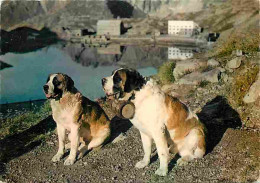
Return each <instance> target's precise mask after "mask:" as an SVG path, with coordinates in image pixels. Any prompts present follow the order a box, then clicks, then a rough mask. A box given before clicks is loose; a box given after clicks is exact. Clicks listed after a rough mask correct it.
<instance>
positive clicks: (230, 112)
mask: <svg viewBox="0 0 260 183" xmlns="http://www.w3.org/2000/svg"><path fill="white" fill-rule="evenodd" d="M197 115H198V117H199V119H200V120H201V121H202V122H203V123H204V124H205V126H206V128H207V137H206V140H207V152H206V153H210V152H211V151H212V150H213V149H214V147H215V146H216V145H217V144H218V143H219V142H220V141H221V139H222V137H223V135H224V133H225V132H226V130H227V129H228V128H238V127H241V126H242V122H241V119H240V116H239V114H238V112H237V111H236V110H235V109H233V108H232V107H231V106H230V105H229V103H228V101H227V99H226V98H225V97H223V96H217V97H215V98H214V99H213V100H211V101H210V102H208V103H207V104H206V105H205V106H204V107H203V108H202V111H201V112H200V113H198V114H197Z"/></svg>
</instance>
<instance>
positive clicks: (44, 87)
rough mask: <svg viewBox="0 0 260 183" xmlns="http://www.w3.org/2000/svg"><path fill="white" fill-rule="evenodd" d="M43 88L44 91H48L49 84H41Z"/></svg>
mask: <svg viewBox="0 0 260 183" xmlns="http://www.w3.org/2000/svg"><path fill="white" fill-rule="evenodd" d="M43 90H44V92H45V93H48V90H49V86H48V85H44V86H43Z"/></svg>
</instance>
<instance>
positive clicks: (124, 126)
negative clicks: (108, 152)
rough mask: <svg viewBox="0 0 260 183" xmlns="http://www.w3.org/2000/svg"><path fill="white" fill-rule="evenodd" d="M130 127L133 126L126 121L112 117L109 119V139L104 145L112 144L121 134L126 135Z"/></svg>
mask: <svg viewBox="0 0 260 183" xmlns="http://www.w3.org/2000/svg"><path fill="white" fill-rule="evenodd" d="M132 126H133V124H132V123H131V122H130V121H129V120H128V119H122V118H119V117H117V116H115V117H113V118H112V119H111V137H110V139H109V140H108V141H107V143H106V144H108V143H111V142H113V141H114V140H115V138H117V137H118V136H119V135H120V134H122V133H123V134H124V133H126V132H127V131H128V130H129V129H130V128H131V127H132Z"/></svg>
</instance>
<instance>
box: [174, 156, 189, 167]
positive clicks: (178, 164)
mask: <svg viewBox="0 0 260 183" xmlns="http://www.w3.org/2000/svg"><path fill="white" fill-rule="evenodd" d="M176 164H177V166H185V165H187V164H188V161H186V160H184V159H183V158H180V159H178V160H177V163H176Z"/></svg>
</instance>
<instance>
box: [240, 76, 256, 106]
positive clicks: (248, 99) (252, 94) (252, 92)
mask: <svg viewBox="0 0 260 183" xmlns="http://www.w3.org/2000/svg"><path fill="white" fill-rule="evenodd" d="M259 96H260V74H259V73H258V76H257V80H256V82H254V83H253V84H252V86H251V87H250V89H249V91H248V93H247V94H246V95H245V97H244V98H243V101H244V102H245V103H252V102H255V101H256V100H257V98H258V97H259Z"/></svg>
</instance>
